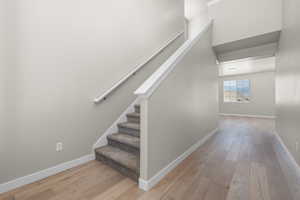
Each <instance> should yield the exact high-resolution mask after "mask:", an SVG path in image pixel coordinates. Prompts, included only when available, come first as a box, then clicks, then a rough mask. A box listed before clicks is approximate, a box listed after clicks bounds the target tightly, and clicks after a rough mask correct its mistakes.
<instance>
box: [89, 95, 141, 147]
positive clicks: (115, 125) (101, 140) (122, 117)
mask: <svg viewBox="0 0 300 200" xmlns="http://www.w3.org/2000/svg"><path fill="white" fill-rule="evenodd" d="M139 102H140V99H139V98H136V99H135V100H134V101H133V102H132V103H131V104H130V105H129V106H128V107H127V108H126V109H125V110H124V111H123V112H122V114H121V115H120V116H119V117H118V119H117V120H116V121H114V123H113V124H112V125H111V126H110V127H109V128H108V129H107V130H106V131H105V132H104V134H103V135H101V137H100V138H99V139H98V140H97V142H96V143H95V144H94V145H93V150H95V149H97V148H99V147H103V146H105V145H107V144H108V141H107V136H108V135H111V134H113V133H117V132H118V124H119V123H121V122H125V121H126V115H127V114H128V113H131V112H134V105H136V104H139Z"/></svg>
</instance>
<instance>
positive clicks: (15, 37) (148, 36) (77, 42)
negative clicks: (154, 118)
mask: <svg viewBox="0 0 300 200" xmlns="http://www.w3.org/2000/svg"><path fill="white" fill-rule="evenodd" d="M0 1H1V4H3V7H0V9H4V10H5V11H7V12H5V15H7V17H6V18H5V20H4V21H3V22H0V23H1V24H0V27H2V24H4V26H5V30H6V32H7V36H8V37H9V38H5V39H4V40H5V41H6V44H5V45H6V51H7V52H6V53H8V54H9V61H8V62H7V63H6V66H1V70H2V69H3V67H4V68H5V69H4V71H5V74H4V75H3V74H1V75H0V76H5V84H7V85H6V86H5V87H6V88H5V94H4V95H3V93H4V92H3V89H2V85H1V93H2V94H1V97H2V96H4V97H5V101H4V102H2V101H1V104H7V106H6V108H5V110H3V109H2V110H0V112H1V114H0V116H5V120H7V123H6V124H7V128H6V131H2V132H1V135H0V136H1V138H0V141H1V144H2V143H5V145H4V146H2V145H0V146H1V147H0V148H1V165H0V172H1V173H0V183H3V182H6V181H8V180H11V179H14V178H17V177H20V176H24V175H27V174H30V173H33V172H36V171H38V170H41V169H45V168H48V167H51V166H54V165H56V164H59V163H61V162H65V161H69V160H72V159H75V158H78V157H80V156H83V155H86V154H90V153H91V148H92V145H93V143H94V142H96V140H97V139H98V138H99V137H100V136H101V134H103V133H104V131H105V130H106V129H107V128H108V127H109V126H110V125H111V124H112V122H113V121H114V120H116V119H117V117H118V116H119V115H120V114H121V113H122V111H123V110H125V108H126V107H127V106H128V105H129V104H130V103H131V102H132V101H133V100H134V98H135V96H134V95H133V91H134V90H135V89H136V88H137V87H138V86H139V84H141V83H142V82H143V80H145V78H147V77H148V76H149V75H150V74H151V73H152V72H153V71H154V70H155V69H156V67H158V66H159V65H160V64H161V63H162V62H163V61H164V60H165V59H166V58H167V57H168V56H169V55H170V54H171V52H173V51H174V50H176V49H177V48H178V47H179V46H180V45H181V44H182V42H183V38H180V39H178V41H177V42H175V43H174V44H173V45H171V46H170V47H169V48H168V50H166V51H165V52H163V54H162V55H161V56H159V57H158V58H157V59H156V60H154V61H153V62H151V63H149V65H148V66H147V67H146V69H145V70H143V71H142V72H140V73H138V75H137V76H135V77H134V78H133V79H132V80H130V81H129V82H127V83H126V85H123V86H122V87H121V88H120V89H119V90H118V91H117V92H115V93H114V94H113V95H112V96H111V97H110V98H109V99H108V100H107V101H106V102H104V103H102V104H100V105H94V104H93V102H92V100H93V98H95V97H96V96H97V95H101V94H102V93H104V92H105V91H106V90H107V89H109V88H110V87H111V86H112V85H113V84H114V83H115V82H117V81H118V80H119V79H121V78H122V77H123V76H125V75H126V74H127V73H128V72H129V71H131V70H132V69H133V68H134V67H135V65H137V64H140V62H141V61H142V60H144V59H145V58H146V57H149V56H150V55H151V54H152V53H154V51H155V50H156V49H158V48H160V47H161V45H162V44H163V43H164V42H166V41H167V40H169V39H171V38H172V37H174V35H175V34H176V33H178V32H180V31H182V30H183V29H184V6H183V5H184V2H183V1H181V0H175V1H174V0H154V1H148V0H133V1H126V0H125V1H115V0H110V1H92V0H74V1H68V0H9V1H6V0H0ZM1 15H2V13H1ZM1 20H2V19H1ZM0 40H1V39H0ZM0 48H2V46H1V47H0ZM1 72H2V71H1ZM1 78H2V77H1ZM2 80H3V79H1V81H2ZM2 107H3V106H1V108H2ZM1 123H2V122H1ZM57 142H63V145H64V150H63V151H62V152H60V153H57V152H56V151H55V145H56V143H57ZM2 152H3V155H4V156H2ZM3 163H4V164H3Z"/></svg>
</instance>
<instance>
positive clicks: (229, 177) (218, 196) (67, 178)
mask: <svg viewBox="0 0 300 200" xmlns="http://www.w3.org/2000/svg"><path fill="white" fill-rule="evenodd" d="M273 130H274V120H269V119H255V118H234V117H225V118H222V119H221V120H220V123H219V132H218V134H216V135H215V136H213V137H212V138H211V139H210V140H209V141H208V142H207V143H205V144H204V145H202V146H201V147H200V148H199V149H198V150H197V151H196V152H194V153H193V154H192V155H191V156H189V157H188V158H187V159H186V160H185V161H184V162H182V163H181V164H180V165H179V166H178V167H177V168H176V169H175V170H173V171H172V172H171V173H169V174H168V175H167V176H166V177H165V178H164V179H163V180H162V181H161V182H160V183H159V184H158V185H156V186H155V187H154V188H153V189H152V190H151V191H149V192H143V191H141V190H139V189H138V187H137V185H136V184H135V183H134V182H133V181H131V180H130V179H128V178H125V177H123V176H122V175H120V174H118V173H117V172H116V171H114V170H113V169H111V168H109V167H107V166H105V165H103V164H102V163H99V162H96V161H92V162H90V163H88V164H85V165H82V166H80V167H77V168H74V169H71V170H68V171H66V172H63V173H60V174H58V175H55V176H52V177H49V178H47V179H44V180H42V181H39V182H36V183H33V184H31V185H28V186H25V187H22V188H19V189H16V190H14V191H12V192H10V193H7V194H3V195H0V199H1V200H36V199H38V200H69V199H70V200H71V199H72V200H98V199H99V200H100V199H101V200H104V199H118V200H121V199H123V200H124V199H128V200H132V199H154V200H155V199H163V200H175V199H178V200H183V199H184V200H187V199H198V200H200V199H201V200H202V199H203V200H225V199H226V200H238V199H240V200H283V199H286V200H292V199H293V197H292V195H293V194H292V193H291V192H290V189H289V188H288V183H287V179H286V177H285V176H286V174H285V173H284V172H285V170H282V169H284V166H282V165H281V164H282V162H280V160H279V159H278V158H280V151H282V149H281V147H278V146H277V145H273V143H272V142H273V141H274V138H275V137H274V136H273V135H272V131H273ZM274 147H276V148H274ZM278 155H279V157H278ZM294 200H295V199H294Z"/></svg>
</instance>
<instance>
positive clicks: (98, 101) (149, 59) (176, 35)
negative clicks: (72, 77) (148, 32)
mask: <svg viewBox="0 0 300 200" xmlns="http://www.w3.org/2000/svg"><path fill="white" fill-rule="evenodd" d="M183 33H184V31H180V32H179V33H176V34H175V36H173V37H172V38H171V39H170V40H168V41H167V42H166V43H165V44H163V45H162V47H160V48H159V49H157V50H156V51H155V52H154V53H153V54H152V55H151V56H150V57H148V58H147V59H146V60H145V61H144V62H142V63H141V64H139V65H137V66H136V67H135V68H134V69H133V70H132V71H131V72H129V73H128V74H127V75H126V76H125V77H123V78H122V79H121V80H119V81H118V82H116V83H115V84H114V85H113V86H112V87H111V88H110V89H109V90H107V91H106V92H105V93H104V94H102V95H101V96H99V97H97V98H95V99H94V100H93V101H94V103H100V102H101V101H103V100H105V99H106V98H107V96H108V95H109V94H110V93H111V92H113V91H114V90H116V89H117V88H118V87H120V85H122V84H123V83H124V82H125V81H126V80H127V79H129V78H130V77H131V76H133V75H134V74H135V73H137V72H138V71H139V70H140V69H141V68H143V67H144V66H145V65H146V64H147V63H148V62H150V61H151V60H152V59H153V58H155V57H156V56H157V55H158V54H160V53H161V52H162V51H163V50H164V49H165V48H167V47H168V46H169V45H170V44H171V43H172V42H174V41H175V40H176V39H177V38H179V37H180V36H181V35H182V34H183Z"/></svg>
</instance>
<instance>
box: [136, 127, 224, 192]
mask: <svg viewBox="0 0 300 200" xmlns="http://www.w3.org/2000/svg"><path fill="white" fill-rule="evenodd" d="M217 131H218V129H217V128H216V129H215V130H213V131H212V132H210V133H209V134H208V135H207V136H205V137H204V138H203V139H201V140H200V141H198V142H197V143H196V144H194V145H193V146H191V147H190V148H189V149H188V150H187V151H185V152H184V153H183V154H181V155H180V156H179V157H178V158H176V159H175V160H173V161H172V162H171V163H170V164H168V165H167V166H166V167H165V168H163V169H162V170H160V171H159V172H158V173H157V174H156V175H154V176H153V177H152V178H151V179H150V180H144V179H142V178H140V179H139V188H140V189H142V190H144V191H148V190H150V189H151V188H152V187H154V186H155V185H156V184H157V183H158V182H159V181H160V180H162V179H163V178H164V177H165V176H166V175H167V174H168V173H169V172H170V171H172V170H173V169H174V168H175V167H177V166H178V165H179V164H180V163H181V162H182V161H183V160H185V159H186V158H187V157H188V156H189V155H191V154H192V153H193V152H194V151H195V150H196V149H198V148H199V147H200V146H201V145H203V144H204V143H205V142H206V141H207V140H208V139H209V138H211V137H212V136H213V135H214V134H215V133H217Z"/></svg>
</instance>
